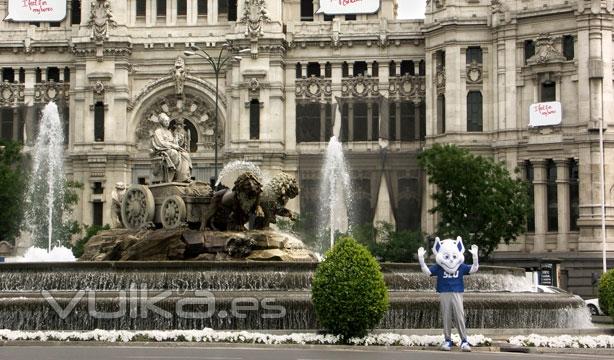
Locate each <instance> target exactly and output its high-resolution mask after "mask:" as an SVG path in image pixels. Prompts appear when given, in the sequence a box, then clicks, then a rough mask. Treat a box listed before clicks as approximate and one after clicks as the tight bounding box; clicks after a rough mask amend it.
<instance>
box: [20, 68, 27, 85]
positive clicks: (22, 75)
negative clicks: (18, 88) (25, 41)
mask: <svg viewBox="0 0 614 360" xmlns="http://www.w3.org/2000/svg"><path fill="white" fill-rule="evenodd" d="M25 82H26V69H24V68H19V83H20V84H23V83H25Z"/></svg>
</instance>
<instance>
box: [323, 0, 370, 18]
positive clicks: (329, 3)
mask: <svg viewBox="0 0 614 360" xmlns="http://www.w3.org/2000/svg"><path fill="white" fill-rule="evenodd" d="M379 7H380V0H320V8H319V9H318V11H316V14H322V13H323V14H326V15H343V14H374V13H376V12H377V11H378V10H379Z"/></svg>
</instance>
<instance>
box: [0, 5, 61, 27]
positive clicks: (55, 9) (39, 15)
mask: <svg viewBox="0 0 614 360" xmlns="http://www.w3.org/2000/svg"><path fill="white" fill-rule="evenodd" d="M65 17H66V0H8V11H7V16H6V17H5V18H4V20H6V21H19V22H29V21H43V22H58V21H62V20H64V18H65Z"/></svg>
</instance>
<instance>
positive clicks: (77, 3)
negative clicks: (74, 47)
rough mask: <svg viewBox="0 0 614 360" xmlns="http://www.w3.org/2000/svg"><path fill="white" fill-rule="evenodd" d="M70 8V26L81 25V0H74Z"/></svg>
mask: <svg viewBox="0 0 614 360" xmlns="http://www.w3.org/2000/svg"><path fill="white" fill-rule="evenodd" d="M143 1H144V0H143ZM70 7H71V9H70V24H71V25H79V24H81V0H72V2H71V6H70Z"/></svg>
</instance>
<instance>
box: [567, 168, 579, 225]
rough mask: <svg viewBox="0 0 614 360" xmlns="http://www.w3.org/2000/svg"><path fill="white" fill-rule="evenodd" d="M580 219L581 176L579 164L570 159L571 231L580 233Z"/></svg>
mask: <svg viewBox="0 0 614 360" xmlns="http://www.w3.org/2000/svg"><path fill="white" fill-rule="evenodd" d="M579 217H580V176H579V171H578V162H577V161H576V160H575V159H569V229H570V230H571V231H578V230H579V228H578V218H579Z"/></svg>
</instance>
